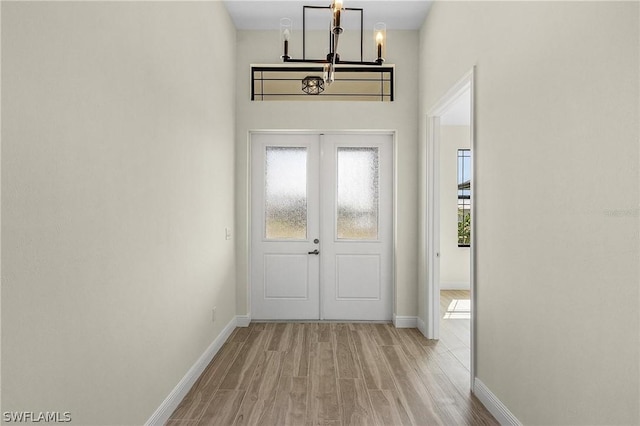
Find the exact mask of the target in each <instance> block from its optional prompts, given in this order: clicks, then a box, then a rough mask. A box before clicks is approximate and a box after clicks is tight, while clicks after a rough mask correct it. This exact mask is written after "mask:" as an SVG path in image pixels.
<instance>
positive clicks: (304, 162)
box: [251, 133, 393, 320]
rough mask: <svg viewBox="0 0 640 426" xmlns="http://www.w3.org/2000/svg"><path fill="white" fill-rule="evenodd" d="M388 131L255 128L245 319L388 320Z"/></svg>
mask: <svg viewBox="0 0 640 426" xmlns="http://www.w3.org/2000/svg"><path fill="white" fill-rule="evenodd" d="M392 145H393V139H392V136H391V135H388V134H387V135H384V134H364V133H357V134H354V133H349V134H326V135H322V134H295V133H284V134H275V133H254V134H253V135H252V138H251V162H252V179H251V206H252V207H251V209H252V210H251V305H252V308H251V311H252V312H251V315H252V318H253V319H257V320H261V319H264V320H266V319H281V320H286V319H300V320H304V319H306V320H318V319H327V320H389V319H391V313H392V306H391V304H392V290H393V285H392V249H393V245H392V241H393V234H392V223H393V219H392V214H393V194H392V191H393V158H392V156H393V149H392Z"/></svg>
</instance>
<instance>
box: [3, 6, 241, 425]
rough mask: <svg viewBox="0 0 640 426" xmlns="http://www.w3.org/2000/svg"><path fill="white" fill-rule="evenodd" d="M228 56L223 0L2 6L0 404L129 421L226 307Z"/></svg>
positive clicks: (181, 369) (161, 391)
mask: <svg viewBox="0 0 640 426" xmlns="http://www.w3.org/2000/svg"><path fill="white" fill-rule="evenodd" d="M234 52H235V29H234V27H233V25H232V23H231V21H230V19H229V18H228V15H227V12H226V10H225V9H224V6H223V5H222V4H221V3H218V2H207V3H204V2H114V3H103V2H100V3H99V2H95V3H94V2H88V3H82V2H50V3H47V2H38V3H35V2H20V3H11V2H2V114H3V117H2V196H3V198H2V219H3V220H2V247H3V251H2V397H3V400H2V410H3V411H14V410H18V411H36V412H38V411H70V412H71V415H72V419H73V424H78V425H115V424H118V425H140V424H142V423H144V422H145V421H146V420H147V419H148V418H149V417H150V415H151V414H152V413H153V412H154V410H155V409H156V408H158V406H159V405H160V403H161V402H162V401H163V400H164V398H165V397H166V396H167V395H168V394H169V392H170V391H171V390H172V389H173V387H174V386H175V385H176V384H177V383H178V381H179V380H180V379H181V378H182V377H183V376H184V374H185V373H186V372H187V370H188V369H189V368H190V367H191V366H192V365H193V364H194V362H195V361H196V360H197V359H198V357H199V356H200V355H202V353H203V352H204V350H205V349H206V348H207V347H208V346H209V344H210V343H211V342H212V341H213V339H214V338H215V337H216V336H218V334H219V333H220V331H221V330H222V328H223V327H224V326H225V325H227V324H228V323H229V321H231V320H232V319H233V318H234V315H235V278H234V276H235V265H234V242H233V241H226V240H225V237H224V235H225V234H224V228H225V226H228V227H233V226H234V209H233V203H234V192H233V185H234V177H233V174H234V137H235V136H234V130H235V129H234V122H235V108H234V103H235V94H234V93H235V90H234V89H235V87H234V81H235V72H234V71H235V67H234V64H235V58H234V55H235V53H234ZM214 305H215V306H217V309H218V312H217V317H218V320H217V321H216V323H212V321H211V308H212V307H213V306H214Z"/></svg>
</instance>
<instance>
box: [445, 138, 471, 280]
mask: <svg viewBox="0 0 640 426" xmlns="http://www.w3.org/2000/svg"><path fill="white" fill-rule="evenodd" d="M470 131H471V129H470V128H469V126H441V127H440V176H439V179H440V289H441V290H454V289H455V290H468V289H469V287H470V286H469V284H470V278H471V249H470V248H469V247H458V150H459V149H469V148H471V133H470Z"/></svg>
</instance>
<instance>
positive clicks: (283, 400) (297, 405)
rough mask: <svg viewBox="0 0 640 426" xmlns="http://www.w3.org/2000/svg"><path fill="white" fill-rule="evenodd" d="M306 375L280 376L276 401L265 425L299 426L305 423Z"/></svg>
mask: <svg viewBox="0 0 640 426" xmlns="http://www.w3.org/2000/svg"><path fill="white" fill-rule="evenodd" d="M308 381H309V379H308V378H307V377H289V376H285V377H281V378H280V382H279V384H278V390H277V394H276V402H275V404H274V406H273V409H272V410H271V416H270V419H269V421H267V422H266V425H274V426H299V425H304V424H305V423H306V415H307V392H308Z"/></svg>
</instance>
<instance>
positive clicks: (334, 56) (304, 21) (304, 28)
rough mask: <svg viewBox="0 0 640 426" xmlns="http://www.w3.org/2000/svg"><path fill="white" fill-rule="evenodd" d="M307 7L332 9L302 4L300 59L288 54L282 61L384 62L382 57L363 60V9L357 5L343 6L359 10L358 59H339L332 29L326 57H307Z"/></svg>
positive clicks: (353, 63) (378, 63) (376, 63)
mask: <svg viewBox="0 0 640 426" xmlns="http://www.w3.org/2000/svg"><path fill="white" fill-rule="evenodd" d="M307 9H329V10H331V9H332V6H302V59H295V58H292V57H291V56H289V55H288V54H285V55H282V60H283V62H292V63H313V64H335V65H374V66H379V65H382V64H383V63H384V59H383V58H378V59H376V60H375V61H365V60H364V9H362V8H357V7H343V8H342V10H345V11H355V12H360V61H359V62H358V61H343V60H340V55H339V54H338V53H337V52H335V46H336V45H335V43H334V38H335V37H336V34H334V32H335V31H336V30H335V29H334V30H333V31H329V54H328V55H327V58H326V59H307V54H306V50H307V46H306V41H307V40H306V39H307ZM341 32H342V28H340V29H339V32H338V34H340V33H341Z"/></svg>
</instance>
